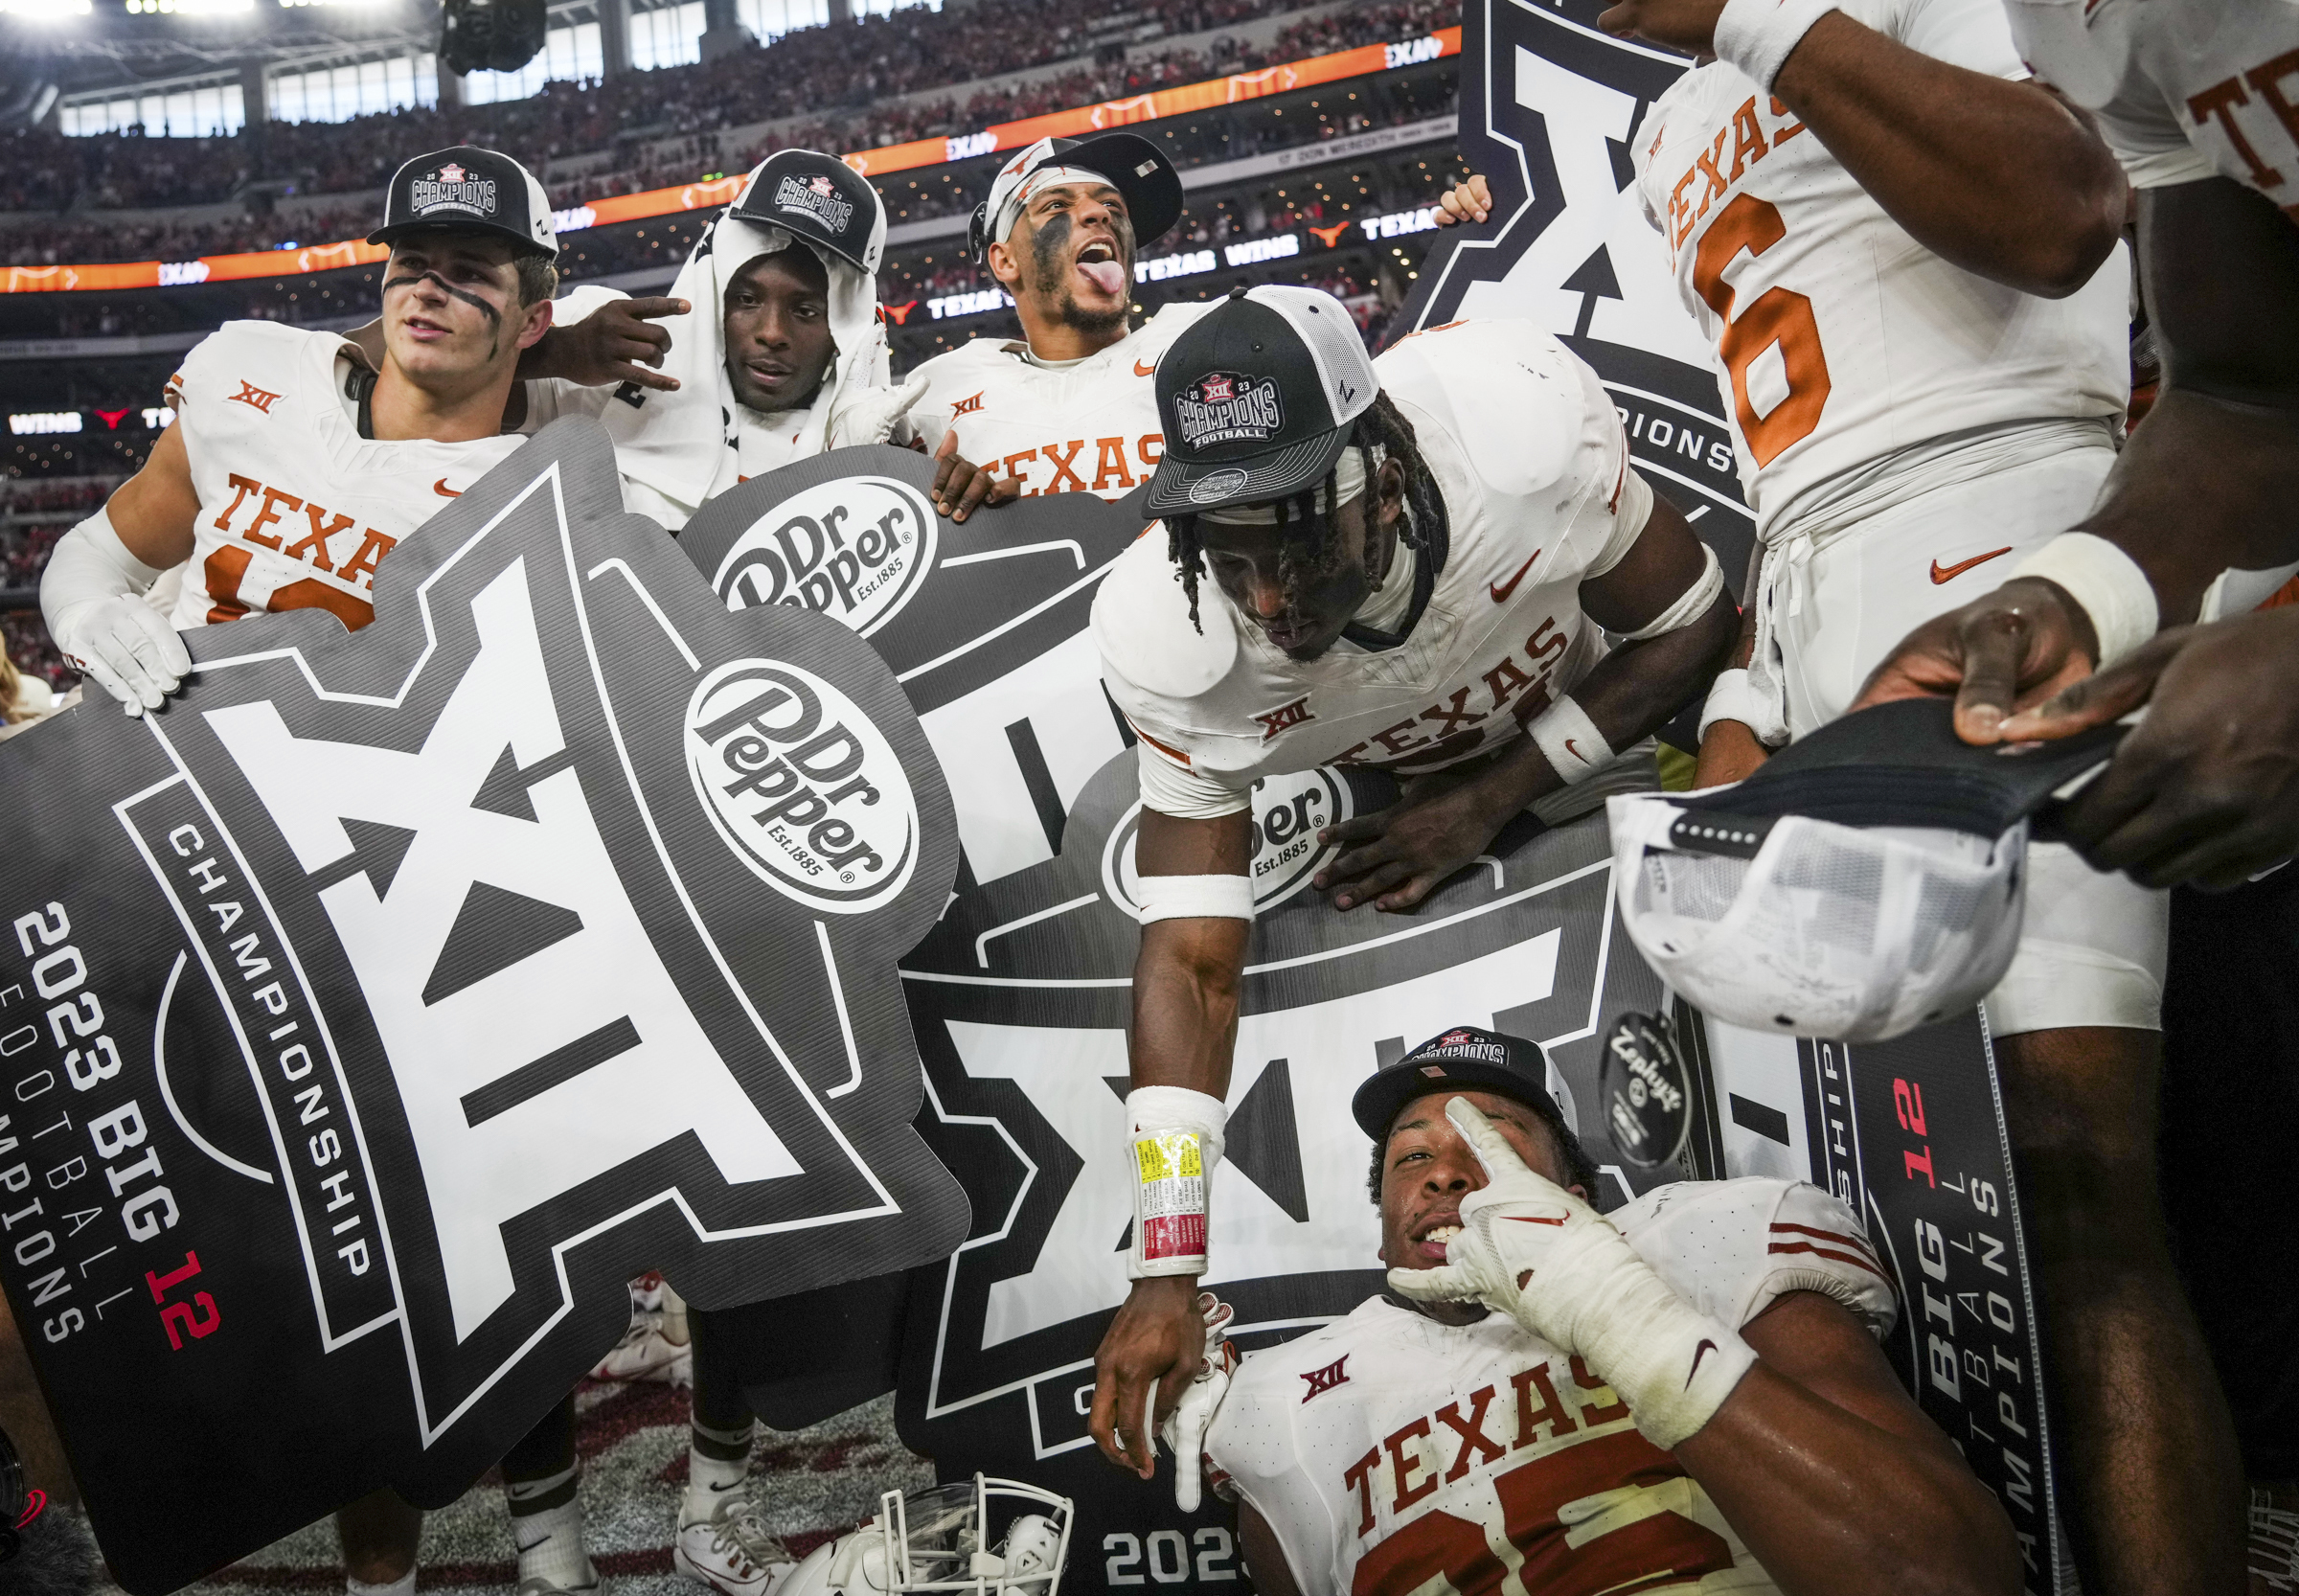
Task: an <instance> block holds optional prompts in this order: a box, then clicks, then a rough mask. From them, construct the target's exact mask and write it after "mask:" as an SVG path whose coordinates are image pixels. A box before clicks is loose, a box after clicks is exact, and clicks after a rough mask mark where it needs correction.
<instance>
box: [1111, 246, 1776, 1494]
mask: <svg viewBox="0 0 2299 1596" xmlns="http://www.w3.org/2000/svg"><path fill="white" fill-rule="evenodd" d="M1153 386H1154V387H1155V389H1156V394H1157V405H1158V419H1159V421H1160V422H1162V424H1163V427H1164V434H1165V452H1164V458H1163V459H1162V461H1161V462H1160V463H1159V466H1158V468H1157V471H1156V474H1155V475H1154V476H1153V477H1152V478H1151V479H1150V493H1149V498H1148V502H1147V508H1148V512H1149V513H1150V514H1156V515H1163V516H1165V517H1167V533H1168V536H1166V537H1164V538H1157V537H1143V538H1141V539H1139V540H1138V541H1136V542H1135V543H1134V545H1133V546H1132V548H1130V549H1129V550H1127V553H1126V554H1125V555H1123V556H1122V557H1120V559H1118V561H1117V562H1116V564H1115V565H1113V566H1112V567H1111V570H1110V574H1109V576H1108V577H1107V578H1106V579H1104V581H1103V584H1102V588H1101V591H1100V593H1099V594H1098V595H1097V596H1096V598H1095V601H1094V617H1093V627H1094V637H1095V642H1096V644H1097V645H1098V646H1099V648H1100V649H1101V650H1102V665H1103V680H1104V685H1105V686H1106V687H1107V688H1108V690H1109V694H1110V696H1111V698H1112V699H1113V700H1114V701H1115V702H1116V704H1117V706H1118V708H1119V709H1120V710H1121V711H1122V712H1124V714H1125V716H1126V718H1127V720H1128V721H1129V722H1131V724H1132V726H1133V728H1134V729H1135V731H1137V732H1138V733H1139V734H1140V743H1139V751H1138V756H1137V757H1138V759H1139V761H1140V771H1141V791H1142V814H1141V826H1140V831H1139V832H1138V834H1137V842H1136V855H1135V863H1136V866H1137V868H1138V872H1139V876H1140V882H1141V886H1140V900H1141V903H1142V910H1141V916H1142V922H1143V923H1142V945H1141V952H1140V955H1139V957H1138V959H1137V962H1136V964H1135V966H1134V977H1133V1027H1132V1048H1131V1060H1130V1072H1131V1080H1132V1087H1133V1089H1132V1091H1131V1093H1130V1095H1129V1096H1128V1097H1127V1105H1126V1106H1127V1124H1128V1127H1129V1129H1128V1133H1127V1154H1128V1162H1129V1166H1130V1169H1129V1174H1128V1184H1129V1186H1130V1187H1131V1188H1132V1190H1133V1191H1134V1194H1135V1215H1134V1224H1133V1227H1132V1231H1131V1233H1130V1240H1129V1243H1128V1245H1129V1246H1130V1248H1131V1256H1130V1259H1129V1263H1128V1272H1129V1273H1130V1274H1131V1276H1132V1278H1133V1282H1134V1284H1133V1289H1132V1292H1131V1294H1130V1295H1129V1296H1128V1298H1127V1302H1126V1305H1125V1306H1124V1307H1123V1308H1122V1309H1121V1310H1120V1311H1119V1312H1118V1317H1117V1321H1116V1322H1115V1323H1114V1324H1113V1325H1112V1326H1111V1327H1110V1331H1109V1334H1108V1335H1107V1336H1105V1337H1104V1340H1103V1343H1102V1350H1101V1353H1100V1355H1099V1357H1097V1359H1096V1365H1097V1370H1096V1383H1095V1387H1094V1405H1093V1413H1092V1417H1091V1421H1090V1427H1091V1428H1092V1431H1093V1435H1094V1439H1095V1441H1096V1442H1097V1443H1098V1444H1099V1445H1100V1446H1101V1448H1102V1449H1103V1451H1104V1454H1105V1455H1107V1456H1108V1457H1109V1458H1110V1460H1111V1461H1112V1462H1116V1463H1121V1464H1125V1465H1127V1466H1129V1467H1131V1468H1134V1469H1135V1470H1137V1471H1140V1472H1141V1473H1142V1474H1143V1475H1144V1476H1145V1477H1146V1476H1147V1475H1148V1474H1149V1473H1150V1469H1151V1457H1152V1453H1151V1449H1150V1434H1151V1433H1152V1431H1153V1430H1154V1427H1155V1425H1154V1420H1153V1419H1152V1420H1151V1421H1150V1422H1145V1410H1146V1409H1152V1410H1162V1409H1165V1408H1169V1407H1171V1406H1172V1402H1174V1401H1175V1400H1177V1399H1178V1397H1179V1395H1180V1392H1181V1390H1182V1388H1183V1387H1184V1386H1186V1385H1187V1384H1188V1383H1189V1380H1190V1379H1191V1378H1192V1377H1193V1376H1194V1375H1195V1373H1196V1371H1197V1367H1198V1363H1199V1360H1200V1357H1201V1349H1202V1344H1203V1339H1204V1325H1203V1319H1202V1317H1201V1314H1200V1311H1199V1309H1198V1307H1197V1303H1196V1295H1197V1282H1196V1277H1197V1276H1198V1275H1200V1274H1202V1273H1203V1272H1204V1271H1205V1269H1206V1266H1207V1258H1206V1205H1205V1197H1206V1189H1207V1184H1208V1181H1209V1178H1210V1177H1211V1175H1212V1174H1213V1170H1214V1166H1215V1164H1216V1163H1217V1162H1218V1160H1219V1158H1220V1155H1221V1132H1222V1125H1223V1120H1224V1117H1225V1114H1224V1109H1223V1107H1222V1100H1223V1098H1224V1097H1225V1096H1226V1095H1227V1092H1228V1087H1229V1068H1230V1051H1231V1045H1232V1037H1234V1035H1235V1033H1236V1027H1237V1017H1238V991H1239V987H1240V984H1241V981H1242V978H1243V972H1244V965H1245V949H1246V940H1247V933H1248V932H1249V930H1250V928H1251V923H1252V920H1253V913H1254V891H1253V880H1254V877H1253V874H1252V864H1253V852H1254V848H1255V842H1256V833H1255V828H1254V819H1253V811H1252V789H1253V788H1254V787H1255V786H1256V785H1257V784H1258V783H1259V782H1261V781H1262V780H1263V778H1265V777H1271V776H1279V775H1284V774H1286V773H1290V772H1295V771H1303V770H1309V769H1313V768H1315V767H1317V766H1319V765H1324V764H1364V765H1378V766H1382V767H1384V768H1386V769H1388V770H1389V771H1391V772H1392V773H1394V774H1395V775H1396V776H1397V777H1398V779H1399V781H1400V791H1401V796H1400V799H1399V801H1398V802H1397V803H1395V804H1393V805H1391V806H1390V807H1389V808H1387V809H1381V810H1380V811H1378V812H1377V813H1373V814H1368V815H1362V816H1359V817H1357V818H1355V819H1354V820H1348V821H1344V822H1342V823H1341V824H1340V825H1337V826H1334V827H1332V828H1330V829H1328V830H1327V831H1325V832H1321V833H1320V834H1319V841H1320V842H1321V843H1324V844H1327V845H1330V846H1331V847H1332V849H1333V850H1334V856H1333V857H1332V859H1331V860H1330V862H1328V863H1327V864H1326V866H1325V868H1324V869H1323V870H1322V871H1320V872H1319V873H1318V875H1317V877H1316V878H1315V880H1316V885H1317V886H1318V887H1319V888H1320V889H1323V890H1326V891H1329V892H1331V893H1332V895H1333V902H1334V905H1335V906H1336V907H1337V908H1340V909H1344V910H1346V909H1351V908H1354V907H1356V906H1357V905H1359V904H1363V903H1372V904H1374V905H1375V907H1377V908H1379V909H1383V910H1393V911H1394V910H1402V909H1409V908H1411V907H1413V906H1414V905H1416V904H1418V903H1419V902H1420V901H1422V900H1423V898H1425V897H1427V896H1428V895H1429V893H1431V892H1432V891H1434V890H1436V888H1437V887H1438V885H1439V884H1440V883H1441V882H1443V881H1444V880H1445V878H1447V877H1449V876H1451V875H1452V874H1453V873H1454V872H1456V871H1458V870H1460V869H1462V868H1463V867H1465V866H1467V865H1468V864H1469V863H1471V862H1472V861H1473V860H1474V859H1475V858H1476V856H1477V855H1479V854H1482V853H1484V852H1485V851H1486V850H1487V848H1488V847H1489V846H1490V845H1491V841H1492V838H1493V836H1494V834H1495V833H1496V832H1499V830H1500V829H1501V827H1502V826H1503V825H1504V824H1506V823H1507V822H1508V821H1510V820H1511V819H1513V818H1514V817H1515V816H1517V815H1519V814H1521V813H1523V812H1525V811H1526V810H1527V809H1530V810H1531V811H1532V812H1533V814H1534V815H1536V817H1537V818H1539V819H1540V820H1542V821H1544V822H1547V823H1549V824H1558V823H1559V822H1561V821H1564V820H1566V819H1569V818H1572V817H1573V816H1576V815H1579V814H1582V813H1584V812H1586V811H1587V810H1589V809H1595V808H1596V807H1598V806H1599V805H1600V804H1601V803H1602V802H1603V801H1604V798H1605V795H1606V794H1608V793H1610V792H1615V791H1622V790H1626V789H1628V788H1632V787H1650V786H1654V785H1657V783H1656V779H1655V772H1654V769H1653V764H1652V759H1651V754H1650V743H1649V742H1648V741H1646V739H1647V738H1648V737H1649V735H1650V733H1651V732H1652V730H1653V729H1654V728H1656V727H1657V726H1659V725H1661V724H1662V723H1663V722H1664V721H1666V720H1667V719H1668V718H1669V717H1670V716H1672V715H1673V714H1674V713H1675V712H1676V711H1677V710H1678V709H1679V708H1680V707H1682V706H1683V705H1684V704H1686V703H1687V702H1689V701H1690V700H1691V699H1692V697H1693V695H1695V694H1696V693H1699V692H1701V691H1702V690H1703V689H1704V688H1705V686H1706V684H1707V683H1708V681H1709V679H1710V678H1711V677H1712V676H1713V675H1714V673H1715V672H1716V670H1717V667H1718V665H1719V663H1720V662H1721V660H1722V659H1723V657H1724V655H1725V653H1726V651H1727V650H1729V648H1730V647H1731V645H1732V642H1733V640H1734V637H1735V635H1736V633H1737V630H1738V626H1739V618H1738V613H1737V611H1736V609H1735V607H1734V604H1733V601H1732V595H1731V594H1729V593H1728V592H1726V591H1725V589H1724V581H1723V575H1722V573H1721V572H1720V571H1719V569H1718V565H1717V558H1716V556H1715V555H1714V554H1712V553H1710V552H1709V551H1708V550H1707V549H1706V548H1704V547H1703V546H1702V545H1701V543H1700V542H1699V541H1698V539H1696V537H1694V536H1693V534H1692V530H1691V529H1690V528H1689V527H1688V526H1686V524H1685V521H1684V517H1683V516H1682V515H1680V514H1679V513H1677V512H1676V510H1675V509H1674V508H1673V506H1671V505H1669V504H1668V503H1667V502H1666V501H1665V500H1662V499H1659V498H1656V497H1655V496H1654V495H1653V493H1652V490H1651V489H1650V488H1649V487H1647V486H1646V484H1645V482H1644V481H1643V479H1642V478H1640V477H1639V476H1638V475H1637V474H1636V472H1635V471H1633V470H1631V469H1630V468H1629V466H1628V439H1627V438H1626V437H1625V436H1624V435H1623V433H1622V430H1621V422H1620V417H1619V415H1618V413H1617V412H1615V410H1614V409H1613V406H1612V401H1611V399H1608V398H1607V397H1606V396H1605V390H1604V389H1603V387H1602V386H1600V385H1599V383H1598V381H1597V377H1596V374H1595V373H1594V372H1591V371H1590V370H1589V369H1588V368H1587V367H1586V366H1585V365H1583V364H1582V363H1581V361H1579V360H1577V359H1576V358H1574V357H1573V355H1572V354H1570V353H1567V352H1566V351H1565V349H1564V348H1563V346H1562V345H1560V344H1559V343H1558V342H1557V340H1556V339H1555V338H1552V337H1551V336H1549V334H1548V333H1546V332H1544V331H1541V330H1540V329H1538V328H1536V327H1535V326H1533V325H1531V324H1530V323H1523V322H1506V321H1494V322H1462V323H1455V324H1454V325H1452V326H1450V327H1446V328H1443V329H1439V330H1435V331H1429V332H1424V333H1421V334H1419V335H1417V336H1415V337H1412V338H1408V339H1406V340H1405V341H1404V342H1402V343H1400V345H1399V346H1398V347H1397V348H1395V349H1393V350H1391V351H1389V352H1388V353H1385V354H1383V355H1382V356H1381V357H1380V359H1379V360H1377V361H1375V360H1369V359H1367V358H1366V355H1365V349H1364V345H1363V344H1362V343H1361V342H1360V341H1359V339H1358V336H1357V330H1356V327H1355V325H1354V323H1353V322H1352V321H1351V319H1350V315H1349V312H1348V310H1347V309H1346V308H1343V306H1342V305H1341V304H1340V302H1339V301H1337V300H1335V299H1333V298H1332V296H1331V295H1328V294H1325V293H1321V292H1318V291H1317V290H1315V289H1311V288H1298V287H1281V286H1268V287H1259V288H1253V289H1249V290H1241V291H1239V292H1238V293H1236V294H1233V295H1232V296H1231V297H1230V298H1229V299H1228V300H1227V301H1225V302H1223V303H1221V304H1220V305H1218V307H1216V308H1214V309H1213V310H1212V311H1211V312H1210V313H1208V314H1207V315H1205V316H1204V317H1202V318H1201V319H1199V320H1197V321H1196V322H1195V323H1194V324H1192V325H1191V326H1190V327H1189V328H1188V329H1187V330H1186V331H1183V332H1182V333H1181V334H1180V336H1178V337H1177V338H1175V339H1174V341H1173V342H1172V345H1171V346H1170V347H1169V348H1168V349H1167V351H1166V353H1164V355H1163V356H1162V357H1160V359H1159V360H1158V363H1157V368H1156V374H1155V377H1154V382H1153ZM1208 576H1210V577H1211V578H1212V584H1213V587H1214V589H1215V591H1213V592H1211V593H1208V592H1206V591H1204V585H1205V584H1204V579H1205V578H1206V577H1208ZM1608 632H1609V633H1611V634H1612V635H1613V637H1614V638H1615V639H1617V640H1618V641H1616V642H1613V643H1610V644H1608V643H1607V640H1606V634H1607V633H1608ZM1616 750H1618V752H1617V753H1616Z"/></svg>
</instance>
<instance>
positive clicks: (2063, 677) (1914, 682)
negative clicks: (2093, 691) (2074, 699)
mask: <svg viewBox="0 0 2299 1596" xmlns="http://www.w3.org/2000/svg"><path fill="white" fill-rule="evenodd" d="M2099 649H2100V645H2099V636H2098V634H2097V633H2096V632H2094V631H2093V630H2092V627H2091V617H2090V616H2089V615H2087V614H2085V613H2084V610H2083V605H2082V604H2077V603H2076V601H2075V600H2074V599H2072V598H2070V597H2069V596H2068V593H2067V590H2066V589H2065V588H2063V587H2061V586H2060V584H2059V583H2058V582H2055V581H2044V580H2043V579H2042V578H2040V577H2020V578H2016V579H2014V580H2013V581H2008V582H2006V583H2004V584H2003V586H2001V587H1999V588H1997V589H1996V590H1995V591H1994V592H1992V593H1989V594H1986V595H1984V596H1982V597H1980V598H1977V599H1974V600H1973V601H1972V602H1971V603H1969V604H1966V605H1965V606H1964V607H1963V608H1961V609H1951V610H1949V611H1948V612H1947V613H1946V615H1937V616H1934V617H1933V618H1932V619H1931V620H1929V621H1926V622H1925V623H1924V624H1923V626H1921V627H1917V628H1916V629H1915V630H1914V631H1912V632H1910V633H1908V635H1907V636H1906V637H1904V638H1902V639H1901V642H1900V646H1899V647H1898V648H1897V649H1895V650H1892V652H1891V653H1890V654H1889V655H1887V656H1886V657H1885V659H1884V662H1883V663H1882V664H1881V665H1878V667H1877V668H1876V669H1875V670H1874V671H1873V672H1871V673H1869V676H1868V681H1867V683H1866V685H1865V686H1863V687H1862V688H1861V689H1860V695H1859V697H1858V698H1857V699H1855V701H1854V703H1853V706H1852V707H1853V708H1854V709H1855V710H1857V709H1866V708H1867V707H1868V706H1869V705H1870V704H1882V703H1889V702H1891V701H1892V700H1893V699H1895V698H1926V697H1929V698H1946V697H1950V696H1952V697H1953V698H1954V699H1955V700H1956V735H1957V736H1958V737H1960V738H1962V739H1963V740H1964V741H1967V742H1979V743H1987V742H2000V741H2003V740H2004V732H2003V723H2004V718H2005V717H2007V716H2009V715H2011V714H2012V713H2013V712H2014V710H2020V709H2027V708H2029V707H2031V706H2032V705H2035V704H2039V703H2041V702H2042V701H2043V700H2044V699H2046V698H2049V697H2051V696H2052V695H2054V694H2056V693H2060V692H2061V691H2063V690H2064V689H2066V688H2068V687H2071V686H2073V685H2074V684H2075V683H2077V682H2079V681H2081V680H2083V678H2084V677H2085V676H2088V675H2090V674H2091V662H2092V661H2093V660H2094V659H2096V658H2098V657H2099Z"/></svg>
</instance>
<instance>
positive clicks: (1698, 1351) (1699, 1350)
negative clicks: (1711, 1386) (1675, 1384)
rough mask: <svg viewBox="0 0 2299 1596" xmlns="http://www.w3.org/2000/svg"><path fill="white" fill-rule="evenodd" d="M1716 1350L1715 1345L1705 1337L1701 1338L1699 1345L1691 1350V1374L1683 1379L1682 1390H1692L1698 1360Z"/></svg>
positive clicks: (1698, 1366) (1698, 1368) (1697, 1371)
mask: <svg viewBox="0 0 2299 1596" xmlns="http://www.w3.org/2000/svg"><path fill="white" fill-rule="evenodd" d="M1717 1350H1718V1349H1717V1344H1716V1343H1715V1342H1714V1341H1711V1340H1709V1339H1708V1338H1707V1337H1706V1336H1702V1337H1701V1339H1700V1344H1699V1345H1698V1346H1697V1347H1695V1348H1694V1349H1693V1374H1691V1375H1687V1376H1685V1377H1684V1388H1685V1389H1686V1390H1687V1391H1690V1390H1691V1389H1692V1388H1693V1375H1696V1374H1698V1373H1699V1372H1700V1360H1701V1359H1702V1358H1704V1357H1707V1356H1708V1355H1709V1354H1710V1353H1712V1352H1715V1351H1717Z"/></svg>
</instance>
